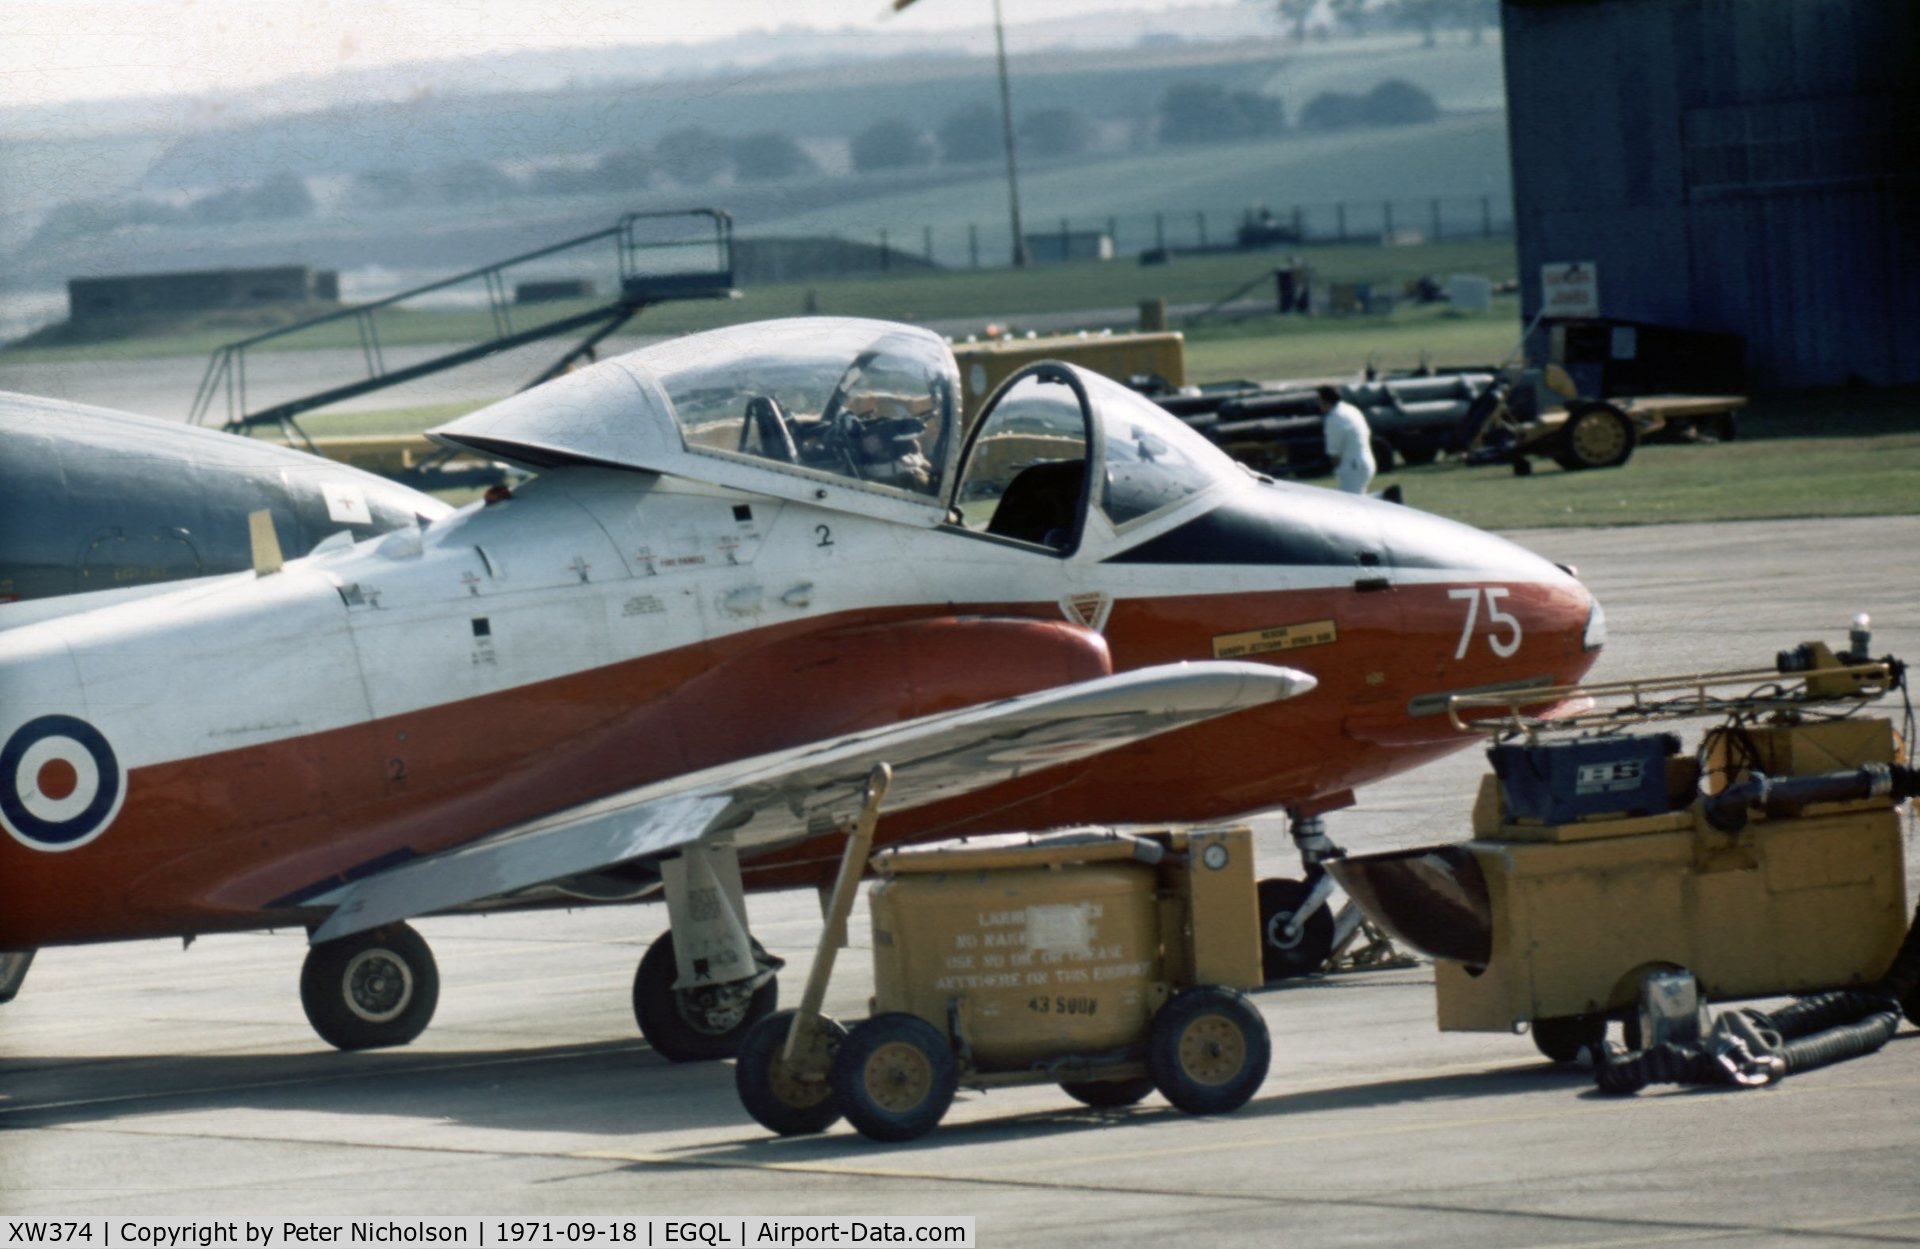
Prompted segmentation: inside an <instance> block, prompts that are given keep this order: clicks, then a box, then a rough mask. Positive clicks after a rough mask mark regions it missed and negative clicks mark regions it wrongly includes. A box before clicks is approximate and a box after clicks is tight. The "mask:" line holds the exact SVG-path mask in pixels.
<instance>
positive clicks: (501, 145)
mask: <svg viewBox="0 0 1920 1249" xmlns="http://www.w3.org/2000/svg"><path fill="white" fill-rule="evenodd" d="M1280 60H1281V50H1280V47H1279V45H1262V44H1256V45H1253V46H1252V47H1247V46H1242V45H1233V46H1227V47H1221V46H1219V45H1206V46H1202V47H1196V48H1184V47H1176V48H1173V49H1150V50H1140V51H1134V52H1128V53H1113V54H1081V55H1067V56H1038V57H1024V58H1018V60H1017V63H1016V65H1015V69H1014V72H1015V75H1016V81H1015V110H1016V112H1018V113H1020V114H1022V115H1024V114H1027V113H1032V112H1038V111H1041V110H1043V109H1049V108H1073V109H1076V110H1078V111H1079V112H1081V113H1083V114H1085V115H1087V116H1089V117H1096V118H1101V119H1105V120H1125V119H1130V118H1139V117H1145V116H1150V115H1151V114H1152V112H1153V110H1154V108H1155V107H1156V106H1157V104H1158V103H1159V100H1160V97H1161V96H1162V95H1163V94H1164V93H1165V91H1166V89H1167V88H1168V87H1169V86H1172V85H1173V84H1174V83H1176V82H1189V81H1196V80H1198V81H1205V82H1209V83H1213V84H1215V85H1219V86H1223V87H1227V88H1230V89H1253V88H1256V87H1258V86H1259V85H1260V84H1262V83H1263V82H1266V81H1268V80H1269V79H1270V78H1271V77H1272V75H1273V74H1274V72H1275V70H1276V68H1277V67H1278V66H1279V64H1280ZM996 90H997V87H996V85H995V77H994V69H993V62H992V61H991V60H990V59H987V58H961V59H955V60H946V59H933V60H920V61H888V62H884V63H881V64H863V65H853V66H840V67H835V68H834V69H832V70H829V71H821V70H810V71H806V72H801V73H789V74H778V75H761V74H758V73H754V72H751V71H742V72H741V73H740V74H739V75H737V76H728V77H717V78H714V79H707V80H700V81H691V82H689V81H673V82H658V81H648V82H635V83H631V84H627V85H622V86H611V87H596V88H581V89H577V90H571V91H560V92H547V93H538V94H511V95H509V94H496V95H470V96H433V97H428V98H425V99H419V100H414V101H411V102H408V103H404V104H395V103H384V102H383V103H376V104H367V105H358V106H354V107H349V108H340V109H334V110H330V111H327V112H322V113H307V114H301V115H296V116H289V117H279V118H273V119H270V120H266V121H261V122H254V123H251V124H248V125H244V126H239V127H235V128H232V129H226V130H216V131H209V132H207V133H204V134H197V135H193V136H190V137H188V138H185V139H182V140H180V141H179V142H177V143H175V144H174V145H173V146H172V147H171V148H169V149H168V150H167V151H166V152H165V153H164V154H163V155H162V156H161V157H160V158H159V159H158V160H157V161H155V162H154V164H153V167H152V168H151V169H149V170H148V171H147V174H146V176H145V178H144V179H143V185H144V186H146V187H147V188H149V189H153V190H165V189H178V188H188V187H200V186H218V185H223V184H226V183H230V182H235V181H242V180H246V179H248V178H257V177H260V176H263V175H264V174H265V173H270V172H277V171H279V170H283V169H284V170H289V171H291V172H294V173H297V174H300V175H302V176H304V177H316V176H327V175H343V174H353V173H358V172H362V171H367V170H374V169H382V168H390V167H410V168H426V167H431V166H434V165H445V164H449V163H452V162H454V161H460V160H485V161H493V162H502V161H529V160H540V159H552V158H554V157H557V156H564V155H567V154H570V153H589V152H607V151H614V150H618V149H621V148H633V147H645V146H649V145H651V144H653V143H654V142H655V141H657V140H658V139H659V138H660V136H661V135H663V134H665V133H667V132H668V131H670V130H675V129H680V128H683V127H687V126H703V127H706V128H707V129H710V130H714V131H717V132H719V133H721V134H723V135H739V134H746V133H750V132H752V131H756V130H766V129H769V128H772V129H778V130H783V131H785V132H787V133H789V134H792V135H794V136H796V137H809V136H833V137H843V136H847V135H851V134H853V133H854V132H856V131H858V130H860V129H861V128H863V127H865V126H867V125H869V124H871V123H872V122H874V121H876V120H879V119H881V118H894V119H898V120H901V121H905V122H907V123H909V124H911V125H914V126H918V127H921V128H923V129H927V130H931V129H933V128H934V127H935V126H937V125H938V124H939V123H940V122H941V120H942V119H944V118H945V117H947V116H948V115H949V114H951V113H953V112H955V111H957V110H959V109H961V108H964V107H966V106H968V105H971V104H976V103H988V102H991V101H993V100H995V98H996V97H995V92H996Z"/></svg>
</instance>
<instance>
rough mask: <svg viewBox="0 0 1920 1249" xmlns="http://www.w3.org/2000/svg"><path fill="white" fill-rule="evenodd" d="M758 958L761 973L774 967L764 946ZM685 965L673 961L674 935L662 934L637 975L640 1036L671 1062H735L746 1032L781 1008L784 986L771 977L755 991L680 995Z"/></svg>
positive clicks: (721, 988) (714, 989)
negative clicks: (677, 986)
mask: <svg viewBox="0 0 1920 1249" xmlns="http://www.w3.org/2000/svg"><path fill="white" fill-rule="evenodd" d="M753 958H754V962H755V964H756V965H757V966H759V967H761V968H762V969H764V968H767V967H770V966H775V965H776V964H774V963H773V962H772V960H771V959H769V958H768V956H767V953H766V951H765V950H762V949H761V948H760V943H759V942H757V941H756V942H754V945H753ZM679 976H680V966H679V963H678V962H677V961H675V959H674V954H673V933H672V932H671V931H668V932H663V933H661V934H660V936H659V937H658V938H656V939H655V941H654V943H653V944H652V945H650V946H648V947H647V953H646V956H645V957H644V958H642V959H641V960H640V966H639V968H638V969H637V970H636V971H635V972H634V973H633V1017H634V1019H635V1020H637V1021H638V1022H639V1024H640V1034H641V1035H642V1036H644V1037H646V1038H647V1043H648V1044H649V1045H651V1046H653V1048H654V1052H656V1053H658V1054H659V1055H660V1056H661V1057H662V1058H665V1059H667V1060H668V1061H670V1062H676V1063H687V1062H705V1061H709V1060H712V1059H716V1058H731V1057H733V1056H734V1055H735V1054H737V1053H738V1052H739V1051H740V1042H741V1040H742V1039H743V1038H744V1037H745V1036H746V1035H747V1030H748V1029H749V1028H751V1027H753V1025H754V1024H756V1023H759V1022H760V1021H761V1020H762V1019H765V1018H766V1017H767V1016H768V1015H771V1014H772V1013H773V1011H774V1008H775V1007H776V1006H778V1005H779V1004H780V981H779V978H778V977H777V976H769V977H767V980H766V983H764V984H762V985H761V986H760V987H758V988H756V989H746V988H744V987H741V986H739V985H714V986H710V987H708V988H704V989H691V990H688V991H686V992H681V991H679V990H677V989H675V988H674V987H673V982H674V981H675V980H677V979H679Z"/></svg>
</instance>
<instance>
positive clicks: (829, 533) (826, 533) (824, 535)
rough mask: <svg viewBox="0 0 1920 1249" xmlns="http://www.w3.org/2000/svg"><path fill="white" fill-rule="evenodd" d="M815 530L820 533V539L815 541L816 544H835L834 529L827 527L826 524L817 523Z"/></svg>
mask: <svg viewBox="0 0 1920 1249" xmlns="http://www.w3.org/2000/svg"><path fill="white" fill-rule="evenodd" d="M813 531H814V532H815V533H817V534H819V535H820V540H819V541H818V542H816V543H814V545H815V546H832V545H833V530H831V529H829V528H827V527H826V526H825V525H815V526H814V527H813Z"/></svg>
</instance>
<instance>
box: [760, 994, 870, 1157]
mask: <svg viewBox="0 0 1920 1249" xmlns="http://www.w3.org/2000/svg"><path fill="white" fill-rule="evenodd" d="M796 1013H797V1012H795V1011H790V1010H782V1011H775V1012H774V1013H773V1014H771V1015H768V1016H767V1017H766V1018H764V1019H762V1020H761V1021H760V1022H759V1023H757V1024H755V1025H753V1027H751V1028H749V1029H747V1035H746V1036H745V1037H744V1038H742V1039H741V1042H740V1057H739V1061H738V1062H737V1063H735V1064H734V1068H733V1087H734V1089H735V1090H736V1091H737V1092H738V1093H739V1094H740V1104H741V1105H742V1106H745V1107H746V1108H747V1113H748V1114H750V1115H752V1116H753V1117H754V1119H755V1120H757V1121H758V1122H759V1123H760V1125H761V1126H762V1127H765V1128H767V1129H769V1130H771V1131H774V1132H778V1133H779V1134H780V1135H782V1136H807V1135H810V1134H812V1133H814V1132H824V1131H826V1130H827V1129H828V1128H830V1127H832V1126H833V1125H834V1123H835V1122H837V1121H838V1120H839V1118H840V1107H839V1106H838V1105H836V1104H835V1102H834V1099H833V1086H832V1085H831V1084H830V1083H828V1081H826V1080H825V1079H820V1080H802V1079H800V1078H799V1077H797V1076H795V1075H792V1074H791V1073H790V1072H789V1071H788V1069H787V1066H786V1064H785V1063H783V1062H781V1061H780V1056H781V1054H782V1052H784V1051H785V1049H786V1047H787V1032H788V1030H789V1029H791V1028H792V1026H793V1017H794V1015H795V1014H796ZM846 1039H847V1030H846V1029H845V1028H843V1027H841V1026H840V1024H838V1023H836V1022H835V1021H834V1020H832V1019H829V1018H827V1016H825V1015H822V1016H820V1019H819V1023H818V1025H817V1027H816V1030H815V1031H814V1032H813V1033H812V1034H811V1035H810V1038H809V1040H810V1042H811V1048H812V1049H813V1050H814V1051H815V1052H814V1053H811V1054H808V1055H807V1057H808V1058H811V1059H812V1060H813V1063H812V1064H810V1065H813V1066H814V1069H815V1070H819V1069H820V1068H821V1067H826V1068H831V1067H832V1065H833V1055H834V1054H835V1052H836V1051H838V1050H839V1048H840V1043H841V1042H842V1041H845V1040H846Z"/></svg>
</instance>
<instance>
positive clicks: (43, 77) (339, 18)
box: [0, 0, 1192, 104]
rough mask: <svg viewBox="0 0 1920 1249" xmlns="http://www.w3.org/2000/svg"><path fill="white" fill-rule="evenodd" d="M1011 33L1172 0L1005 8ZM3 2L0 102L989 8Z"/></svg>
mask: <svg viewBox="0 0 1920 1249" xmlns="http://www.w3.org/2000/svg"><path fill="white" fill-rule="evenodd" d="M1003 2H1004V4H1005V9H1006V17H1007V22H1008V24H1009V25H1017V24H1018V23H1020V22H1024V21H1038V20H1043V19H1048V18H1058V17H1071V16H1073V15H1075V14H1078V13H1086V12H1093V11H1100V10H1108V11H1111V10H1115V9H1130V10H1160V9H1166V8H1169V7H1173V5H1174V0H1003ZM1188 2H1189V3H1191V2H1192V0H1188ZM887 4H888V0H0V100H4V101H6V102H7V103H12V104H43V103H51V102H54V101H58V100H71V99H83V98H107V97H113V96H129V95H156V94H166V93H173V92H194V91H205V90H209V89H214V88H219V87H242V86H251V85H255V84H258V83H263V82H270V81H272V80H274V79H279V78H287V77H290V76H293V75H300V74H325V73H331V72H334V71H336V70H342V69H367V68H375V67H378V66H382V65H390V64H393V63H395V62H400V61H417V60H440V59H446V58H451V57H459V56H471V55H480V54H486V53H498V52H503V51H511V50H515V49H523V48H559V47H582V46H585V47H591V46H595V45H609V44H632V43H658V42H682V41H694V40H706V39H718V38H724V37H726V36H728V35H732V34H736V33H739V32H742V31H747V30H752V29H754V28H772V27H778V26H782V25H802V26H815V27H839V26H854V27H864V26H872V27H874V28H875V29H882V28H890V29H894V30H907V29H921V30H937V29H942V28H950V27H958V26H978V25H984V24H985V23H987V22H988V21H990V20H991V17H992V12H993V6H992V0H917V3H915V4H914V5H913V7H911V8H909V9H908V10H906V11H905V12H903V13H899V14H893V13H889V12H888V11H887Z"/></svg>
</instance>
